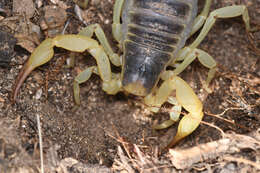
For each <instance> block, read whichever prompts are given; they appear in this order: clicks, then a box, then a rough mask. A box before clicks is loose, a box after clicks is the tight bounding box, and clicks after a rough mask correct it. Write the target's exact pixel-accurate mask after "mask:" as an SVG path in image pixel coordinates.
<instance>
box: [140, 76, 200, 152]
mask: <svg viewBox="0 0 260 173" xmlns="http://www.w3.org/2000/svg"><path fill="white" fill-rule="evenodd" d="M173 90H176V100H177V102H178V104H179V105H181V106H182V107H183V108H184V109H185V110H186V111H188V112H189V113H188V114H187V115H184V117H183V118H182V119H181V121H180V123H179V126H178V131H177V134H176V136H175V137H174V139H173V140H172V141H171V142H170V144H169V145H168V146H167V148H170V147H172V146H173V145H174V144H176V143H177V142H178V141H179V140H181V139H182V138H184V137H186V136H188V135H189V134H191V133H192V132H193V131H194V130H195V129H196V128H197V127H198V126H199V124H200V122H201V120H202V118H203V112H202V103H201V101H200V100H199V98H198V97H197V96H196V94H195V93H194V91H193V90H192V88H191V87H190V86H189V85H188V84H187V83H186V82H185V81H184V80H182V79H181V78H180V77H178V76H171V77H170V78H169V79H167V80H165V81H164V82H163V83H162V85H161V86H160V88H159V89H158V90H157V92H156V93H153V94H149V95H148V96H146V97H145V99H144V101H145V103H146V104H147V105H148V106H151V107H161V105H162V104H163V103H164V102H166V101H167V99H168V98H169V96H170V94H171V93H172V91H173ZM175 118H176V117H175ZM177 118H178V116H177Z"/></svg>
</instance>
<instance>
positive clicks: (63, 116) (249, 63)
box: [0, 0, 260, 173]
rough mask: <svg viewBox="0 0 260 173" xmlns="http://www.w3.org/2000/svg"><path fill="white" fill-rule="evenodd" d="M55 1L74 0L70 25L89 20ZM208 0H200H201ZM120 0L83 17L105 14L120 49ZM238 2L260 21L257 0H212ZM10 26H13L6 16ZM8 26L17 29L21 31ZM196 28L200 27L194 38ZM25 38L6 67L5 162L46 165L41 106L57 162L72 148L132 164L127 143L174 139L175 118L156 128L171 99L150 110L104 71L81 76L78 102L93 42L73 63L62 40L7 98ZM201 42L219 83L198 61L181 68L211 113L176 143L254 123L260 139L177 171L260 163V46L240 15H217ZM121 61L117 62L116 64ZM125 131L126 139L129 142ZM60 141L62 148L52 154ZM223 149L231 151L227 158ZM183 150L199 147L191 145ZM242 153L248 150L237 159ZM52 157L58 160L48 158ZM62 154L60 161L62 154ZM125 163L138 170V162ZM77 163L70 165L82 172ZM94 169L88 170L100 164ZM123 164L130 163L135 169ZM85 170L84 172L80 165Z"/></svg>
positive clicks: (73, 153) (101, 3)
mask: <svg viewBox="0 0 260 173" xmlns="http://www.w3.org/2000/svg"><path fill="white" fill-rule="evenodd" d="M37 2H38V1H37ZM53 2H55V1H43V5H42V6H40V7H39V8H38V7H37V6H36V8H37V11H36V12H35V13H34V15H33V17H32V18H31V19H30V21H31V22H32V23H34V24H35V25H40V20H41V19H42V18H43V15H44V13H43V7H45V6H47V5H54V4H53ZM56 2H63V4H61V5H60V4H58V6H61V7H62V5H64V4H65V5H66V6H67V7H68V8H67V9H66V13H67V16H68V18H67V20H66V21H69V22H68V27H67V29H66V33H77V31H78V30H79V29H80V28H82V27H84V23H83V22H81V21H80V20H79V19H78V18H77V16H76V15H75V12H74V5H75V4H74V3H73V2H72V1H70V0H64V1H56ZM202 3H203V0H202V1H200V6H201V4H202ZM113 4H114V0H92V1H90V3H89V5H88V7H87V9H86V10H84V11H85V18H84V19H85V23H86V24H91V23H100V24H101V25H102V27H103V28H104V31H105V33H106V35H107V36H108V39H109V40H110V42H111V44H113V45H114V46H113V48H114V49H115V50H116V43H115V41H113V38H112V36H111V23H112V7H113ZM234 4H244V5H246V6H247V7H248V10H249V13H250V17H251V21H252V23H256V24H260V1H259V0H240V1H239V0H213V5H212V10H214V9H216V8H220V7H224V6H228V5H234ZM0 5H1V6H0V8H1V9H4V10H5V11H4V12H1V11H0V12H1V13H0V14H1V16H2V18H1V20H0V23H1V22H3V20H4V19H5V18H8V17H10V16H15V14H14V13H13V11H12V6H13V2H12V1H3V0H1V1H0ZM23 17H24V16H23ZM0 26H1V25H0ZM1 27H2V26H1ZM6 27H9V26H4V28H6ZM2 30H4V29H3V27H2ZM10 30H11V31H10V32H11V33H12V34H15V33H14V32H15V31H12V29H10ZM4 31H6V30H4ZM195 37H196V35H194V36H193V37H192V38H191V39H190V40H189V42H191V41H192V40H193V39H194V38H195ZM253 38H254V40H256V41H255V42H254V44H255V45H256V47H257V46H259V45H257V44H259V43H257V40H258V42H259V40H260V32H256V33H254V35H253ZM36 42H37V41H36ZM22 47H26V46H15V47H14V49H13V51H14V54H15V55H14V56H13V54H12V57H13V58H12V60H11V63H10V64H9V65H4V66H3V67H0V125H1V126H0V172H1V169H2V170H4V168H6V170H8V171H10V172H11V171H13V170H14V169H12V168H13V167H16V168H17V167H24V169H25V168H26V167H27V166H28V167H30V168H32V169H30V170H33V171H32V172H34V171H35V172H36V170H35V169H37V168H39V146H38V144H39V139H38V129H37V121H36V120H37V119H36V115H39V116H40V120H41V125H42V139H43V151H44V156H45V159H46V160H45V163H46V162H47V161H48V160H52V159H54V160H56V161H57V162H59V161H60V160H62V159H64V158H68V157H72V158H74V159H77V160H78V161H80V162H82V164H86V165H88V164H91V165H92V166H93V164H99V165H104V166H106V167H107V168H110V167H111V166H112V165H115V158H117V160H119V161H120V162H122V163H123V164H122V165H127V164H126V162H124V161H122V160H124V158H125V159H127V158H126V157H119V158H118V146H121V147H122V148H124V149H125V150H126V151H128V150H129V151H130V155H131V153H133V151H135V152H136V149H135V150H134V148H133V145H132V144H136V145H137V146H138V147H139V149H140V150H141V151H142V152H143V153H144V157H145V155H147V156H148V155H149V156H153V155H156V150H157V149H158V148H159V149H160V148H162V147H163V146H165V145H167V143H168V142H169V141H170V140H171V139H172V137H173V136H174V133H175V130H176V127H177V126H173V127H171V128H169V129H167V130H162V131H154V130H152V129H151V126H152V125H153V124H156V123H159V122H161V121H162V120H164V119H166V118H168V116H167V115H168V113H167V107H168V105H164V106H163V107H164V108H162V111H161V112H160V113H158V114H155V115H154V114H150V113H148V112H147V111H146V109H145V106H144V105H143V104H142V102H141V99H140V98H138V97H134V96H127V95H125V94H123V93H119V94H117V95H115V96H111V95H107V94H106V93H105V92H103V91H102V89H101V81H100V78H99V77H97V76H95V75H93V76H92V77H91V79H90V80H89V81H88V82H86V83H84V84H82V85H81V86H80V87H81V94H80V95H81V101H82V102H81V106H80V107H79V108H78V109H77V110H75V111H73V107H74V101H73V92H72V83H73V78H74V77H75V76H76V75H77V72H78V71H79V69H80V70H82V69H84V68H85V67H87V66H90V65H93V64H94V63H95V61H94V60H93V58H91V57H90V55H89V54H88V53H87V52H85V53H83V54H76V57H77V59H76V63H75V67H73V68H65V63H64V62H65V60H66V58H67V57H68V52H67V51H65V50H61V49H55V51H56V54H55V56H54V58H53V60H52V61H51V62H50V63H47V64H46V65H44V66H42V67H40V68H38V69H37V70H35V71H33V72H32V74H31V75H30V76H29V77H28V79H27V80H26V81H25V83H24V84H23V86H22V88H21V90H20V92H19V95H18V98H17V101H16V103H15V104H11V101H10V99H9V98H10V96H11V94H12V85H13V84H14V81H15V79H16V76H17V74H18V72H19V70H20V69H21V67H22V65H21V64H23V63H24V62H25V60H26V59H27V58H28V56H29V55H30V53H29V52H28V51H26V50H25V49H24V48H22ZM29 47H30V46H29ZM199 47H200V48H201V49H203V50H206V51H207V52H208V53H209V54H211V55H212V56H213V57H214V58H215V59H216V61H217V63H218V69H217V75H216V77H215V78H214V80H213V82H212V83H211V85H210V87H211V89H212V91H213V92H212V93H207V92H206V91H205V90H203V88H202V85H201V81H203V80H204V79H205V77H206V73H207V71H208V69H206V68H204V67H203V66H202V65H200V64H199V62H198V61H195V62H194V63H192V64H191V65H190V66H189V67H188V68H187V69H186V70H185V71H184V72H183V73H182V74H181V75H180V76H181V77H182V78H184V79H185V80H186V81H187V82H188V83H189V84H190V85H191V86H192V88H194V90H195V91H196V93H197V94H198V96H199V97H200V99H201V100H202V102H203V105H204V112H205V116H204V119H203V121H204V123H202V124H201V125H200V127H199V128H198V129H197V130H196V131H195V132H194V133H193V134H192V135H190V136H189V137H187V138H185V139H184V140H183V141H181V142H180V143H179V144H178V145H177V146H176V147H175V149H176V148H177V149H184V148H190V147H195V146H198V145H199V144H202V143H208V142H212V141H215V140H220V139H221V138H222V132H221V130H223V131H224V132H225V133H228V134H230V133H234V134H243V135H245V136H248V137H250V136H252V134H253V133H254V134H255V135H253V136H252V139H255V140H256V141H255V142H256V143H257V141H258V147H255V148H253V147H245V146H244V147H242V149H240V150H237V151H234V152H231V153H230V152H227V153H225V152H224V153H222V155H221V156H219V157H213V158H212V159H204V160H202V161H201V162H200V163H194V164H193V165H191V166H189V167H186V168H184V169H183V170H180V171H181V172H221V173H224V172H257V170H258V171H260V169H259V167H260V166H259V164H260V149H259V143H260V139H259V138H257V137H256V136H257V135H258V137H259V134H257V132H259V130H260V99H259V96H260V93H259V91H260V59H259V58H260V57H259V56H260V55H259V54H258V53H257V50H254V49H253V48H252V46H250V44H249V39H248V37H247V34H246V31H245V26H244V24H243V22H242V19H241V17H238V18H233V19H226V20H218V21H217V22H216V24H215V25H214V27H213V28H212V29H211V31H210V33H209V34H208V35H207V37H206V39H205V40H204V41H203V42H202V44H201V45H200V46H199ZM27 50H29V48H28V49H27ZM0 60H1V59H0ZM0 64H1V63H0ZM114 70H115V71H119V69H114ZM46 76H47V77H46ZM46 88H47V89H46ZM225 110H226V111H225ZM223 111H225V112H224V113H223ZM221 113H223V114H221ZM218 114H221V115H218ZM257 130H258V131H257ZM250 139H251V138H250ZM122 141H124V142H126V143H127V144H125V145H123V144H122ZM248 143H250V141H248ZM248 145H249V144H248ZM56 151H57V155H55V153H56ZM50 153H51V154H50ZM226 154H227V155H228V156H230V157H226V159H225V157H224V156H227V155H226ZM119 155H120V154H119ZM121 155H122V154H121ZM133 155H134V153H133ZM166 155H168V154H164V155H162V156H161V157H160V158H158V160H157V161H158V162H160V165H161V166H162V167H167V168H171V171H172V172H174V171H176V169H175V168H174V167H173V165H171V163H170V159H169V158H170V157H166ZM186 155H192V153H189V152H187V153H186ZM52 157H53V158H52ZM132 157H134V156H132ZM227 158H229V159H227ZM232 158H233V159H232ZM238 158H241V159H240V160H236V159H238ZM50 162H51V161H49V162H48V163H50ZM53 162H54V161H53V160H52V162H51V163H53ZM57 162H55V163H56V164H58V163H57ZM187 162H188V161H187ZM128 164H129V165H128V166H130V167H132V168H133V169H136V170H138V169H137V168H136V167H137V166H134V164H133V163H132V162H128ZM154 164H155V163H154ZM86 165H85V166H86ZM45 166H46V167H55V164H52V165H51V164H49V165H48V164H47V163H46V165H45ZM139 166H140V165H139ZM87 167H88V166H86V167H85V168H86V169H87ZM90 167H91V166H90ZM126 167H127V166H126ZM33 168H34V169H33ZM107 168H104V167H98V166H97V167H95V169H96V170H99V169H103V171H104V172H109V169H107ZM28 169H29V168H28ZM76 169H77V168H74V169H70V170H69V169H67V170H68V172H73V171H74V172H76V171H78V172H80V171H79V170H76ZM91 169H92V167H91ZM91 169H90V170H91ZM46 170H47V168H46ZM49 170H51V169H49ZM93 170H94V168H93ZM93 170H92V171H90V172H94V171H93ZM126 170H128V172H129V171H130V170H131V169H130V168H129V169H126ZM8 171H7V172H8ZM56 171H57V170H56ZM139 171H140V170H139ZM17 172H18V171H17ZM57 172H59V171H57ZM81 172H84V171H83V169H82V170H81ZM97 172H101V170H99V171H97ZM137 172H138V171H137ZM147 172H148V171H147Z"/></svg>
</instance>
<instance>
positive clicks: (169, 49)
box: [127, 34, 174, 52]
mask: <svg viewBox="0 0 260 173" xmlns="http://www.w3.org/2000/svg"><path fill="white" fill-rule="evenodd" d="M127 38H128V39H129V40H131V41H133V42H135V43H138V44H141V45H144V46H146V47H149V48H154V49H158V50H160V51H164V52H173V51H174V47H172V46H169V45H166V44H161V43H158V42H156V41H151V40H149V39H146V38H141V37H138V36H136V35H132V34H128V36H127Z"/></svg>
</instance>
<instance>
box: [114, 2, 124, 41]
mask: <svg viewBox="0 0 260 173" xmlns="http://www.w3.org/2000/svg"><path fill="white" fill-rule="evenodd" d="M124 1H125V0H116V2H115V5H114V10H113V24H112V33H113V36H114V38H115V39H116V41H117V42H118V43H120V41H121V38H122V31H121V23H120V17H121V14H122V9H123V5H124Z"/></svg>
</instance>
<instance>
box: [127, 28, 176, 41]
mask: <svg viewBox="0 0 260 173" xmlns="http://www.w3.org/2000/svg"><path fill="white" fill-rule="evenodd" d="M128 31H129V32H130V33H133V34H135V35H136V36H138V37H141V38H144V39H148V40H150V41H153V42H157V43H158V44H167V45H174V44H176V43H177V42H178V41H179V40H178V39H177V38H170V37H169V35H168V36H166V35H167V34H163V33H159V32H155V31H153V30H151V29H149V28H142V27H138V26H134V25H129V26H128Z"/></svg>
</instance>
